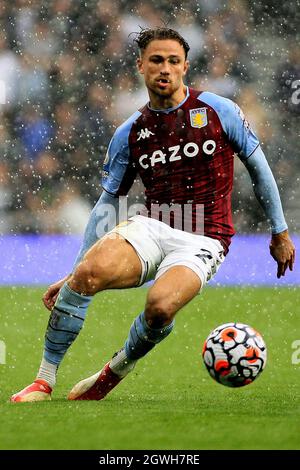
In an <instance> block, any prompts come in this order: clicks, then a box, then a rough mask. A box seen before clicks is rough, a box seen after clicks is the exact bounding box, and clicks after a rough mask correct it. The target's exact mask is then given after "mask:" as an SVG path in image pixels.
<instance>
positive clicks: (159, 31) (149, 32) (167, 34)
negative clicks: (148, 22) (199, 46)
mask: <svg viewBox="0 0 300 470" xmlns="http://www.w3.org/2000/svg"><path fill="white" fill-rule="evenodd" d="M155 39H174V40H175V41H177V42H179V44H181V45H182V47H183V49H184V53H185V58H187V55H188V52H189V50H190V46H189V44H188V43H187V41H186V40H185V39H184V38H183V37H182V36H181V35H180V34H179V33H178V32H177V31H175V30H174V29H171V28H155V29H151V28H145V29H142V30H141V31H140V32H139V33H137V36H136V37H135V39H134V42H136V44H137V46H138V48H139V49H140V51H141V52H144V50H145V49H146V47H147V46H148V44H149V43H150V42H151V41H154V40H155Z"/></svg>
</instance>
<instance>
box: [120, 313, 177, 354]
mask: <svg viewBox="0 0 300 470" xmlns="http://www.w3.org/2000/svg"><path fill="white" fill-rule="evenodd" d="M174 323H175V322H174V320H173V321H172V323H170V324H169V325H167V326H163V327H162V328H150V326H149V325H148V323H147V322H146V319H145V313H144V312H142V313H141V314H140V315H139V316H138V317H136V319H135V320H134V322H133V324H132V325H131V328H130V331H129V335H128V338H127V341H126V343H125V352H126V356H127V357H128V359H139V358H140V357H143V356H145V355H146V354H147V353H148V352H149V351H150V350H151V349H152V348H154V346H155V345H156V344H157V343H160V342H161V341H162V340H163V339H164V338H166V337H167V336H168V335H169V334H170V333H171V331H172V329H173V327H174Z"/></svg>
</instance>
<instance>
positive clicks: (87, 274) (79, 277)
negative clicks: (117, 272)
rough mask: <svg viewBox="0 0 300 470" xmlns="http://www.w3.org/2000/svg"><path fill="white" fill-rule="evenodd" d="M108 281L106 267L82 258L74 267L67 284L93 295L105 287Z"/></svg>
mask: <svg viewBox="0 0 300 470" xmlns="http://www.w3.org/2000/svg"><path fill="white" fill-rule="evenodd" d="M108 283H109V273H108V269H107V268H106V267H105V265H104V266H101V265H97V264H96V263H93V262H90V261H87V260H84V261H82V262H81V263H80V264H79V265H78V266H77V268H76V270H75V272H74V274H73V276H72V278H71V280H70V282H69V284H70V287H71V288H72V289H73V290H75V291H76V292H80V293H81V294H84V295H94V294H96V293H97V292H100V291H101V290H103V289H105V288H106V287H107V285H108Z"/></svg>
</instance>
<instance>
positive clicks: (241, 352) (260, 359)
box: [202, 323, 267, 387]
mask: <svg viewBox="0 0 300 470" xmlns="http://www.w3.org/2000/svg"><path fill="white" fill-rule="evenodd" d="M202 356H203V360H204V364H205V365H206V368H207V370H208V372H209V374H210V375H211V377H212V378H213V379H215V380H216V381H217V382H219V383H220V384H222V385H227V387H243V386H244V385H248V384H250V383H252V382H253V381H254V380H255V379H256V377H258V376H259V374H260V373H261V372H262V371H263V369H264V367H265V365H266V361H267V348H266V345H265V343H264V340H263V338H262V336H261V335H260V334H259V333H258V332H257V331H256V330H254V329H253V328H251V326H249V325H244V324H243V323H225V324H224V325H221V326H218V327H217V328H215V329H214V330H213V331H212V332H211V333H210V335H209V336H208V338H207V339H206V341H205V343H204V346H203V352H202Z"/></svg>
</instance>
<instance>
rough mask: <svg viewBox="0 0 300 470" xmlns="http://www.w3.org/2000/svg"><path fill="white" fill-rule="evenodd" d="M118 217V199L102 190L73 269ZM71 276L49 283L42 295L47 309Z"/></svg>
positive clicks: (50, 307)
mask: <svg viewBox="0 0 300 470" xmlns="http://www.w3.org/2000/svg"><path fill="white" fill-rule="evenodd" d="M118 218H119V200H118V198H116V197H113V196H111V195H110V194H108V193H107V192H106V191H103V192H102V194H101V196H100V198H99V199H98V201H97V203H96V204H95V206H94V208H93V210H92V212H91V215H90V218H89V221H88V224H87V226H86V229H85V232H84V237H83V242H82V245H81V247H80V250H79V253H78V255H77V257H76V260H75V263H74V266H73V270H74V269H75V267H76V266H77V264H78V263H79V262H80V261H81V259H82V258H83V256H84V254H85V253H86V252H87V251H88V250H89V248H90V247H91V246H92V245H94V243H96V241H98V240H99V239H100V238H102V237H103V236H104V235H105V234H106V233H107V232H109V231H110V230H112V229H113V228H114V226H115V225H116V222H117V220H118ZM70 276H71V274H68V275H67V276H66V277H64V278H63V279H60V280H59V281H57V282H55V283H54V284H51V286H49V287H48V289H47V290H46V292H45V293H44V295H43V303H44V305H45V307H46V308H47V309H48V310H52V308H53V306H54V304H55V301H56V299H57V296H58V293H59V291H60V288H61V287H62V286H63V284H64V283H65V281H67V279H68V278H69V277H70Z"/></svg>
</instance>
